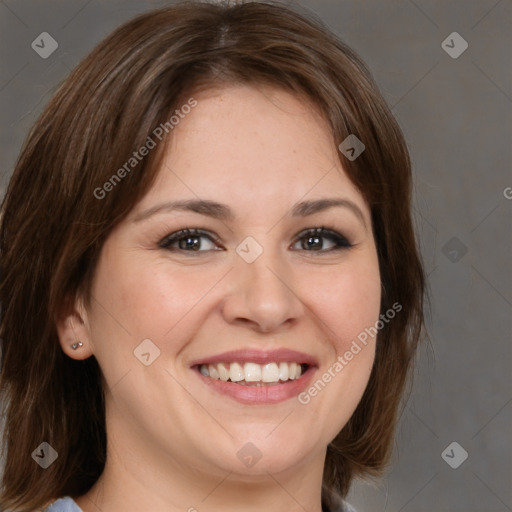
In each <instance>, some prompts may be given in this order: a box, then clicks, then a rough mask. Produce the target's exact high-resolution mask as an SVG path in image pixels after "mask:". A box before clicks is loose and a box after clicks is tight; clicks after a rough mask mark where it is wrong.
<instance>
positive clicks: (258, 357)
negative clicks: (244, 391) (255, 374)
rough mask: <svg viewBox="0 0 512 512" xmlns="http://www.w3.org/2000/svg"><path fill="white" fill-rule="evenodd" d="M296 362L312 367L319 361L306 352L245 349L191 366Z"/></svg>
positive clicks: (209, 358)
mask: <svg viewBox="0 0 512 512" xmlns="http://www.w3.org/2000/svg"><path fill="white" fill-rule="evenodd" d="M288 362H295V363H299V364H308V365H310V366H318V363H317V360H316V359H315V358H314V357H313V356H311V355H309V354H305V353H304V352H297V351H296V350H290V349H286V348H280V349H274V350H259V349H243V350H231V351H229V352H223V353H222V354H216V355H213V356H207V357H203V358H201V359H196V360H194V361H192V362H191V363H190V366H196V365H201V364H216V363H257V364H268V363H288Z"/></svg>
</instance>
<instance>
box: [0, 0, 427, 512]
mask: <svg viewBox="0 0 512 512" xmlns="http://www.w3.org/2000/svg"><path fill="white" fill-rule="evenodd" d="M223 83H230V84H235V83H240V84H253V85H271V86H274V87H277V88H281V89H284V90H287V91H290V92H293V93H295V94H305V95H306V96H307V97H309V98H310V99H311V101H312V104H314V105H316V106H317V107H319V109H320V111H321V112H322V114H323V115H324V116H325V118H326V119H327V120H328V121H329V123H330V126H331V128H332V135H333V139H334V141H335V143H336V145H338V144H339V143H340V142H342V141H343V140H344V139H345V138H346V137H347V136H348V135H349V134H356V135H357V137H358V138H359V139H360V140H362V141H363V143H364V144H365V146H366V149H365V151H364V152H363V153H362V154H361V155H360V156H359V157H358V158H357V159H356V160H354V161H350V160H349V159H348V158H345V157H344V156H343V155H342V154H341V152H340V153H339V157H340V159H341V161H342V164H343V167H344V169H345V170H346V172H347V174H348V176H349V178H350V179H351V180H352V182H353V183H354V184H355V185H356V186H357V187H358V189H359V190H360V191H361V193H362V194H363V197H364V198H365V200H366V201H367V203H368V205H369V206H370V208H371V214H372V224H373V231H374V236H375V239H376V244H377V249H378V258H379V267H380V273H381V281H382V303H381V313H385V312H386V311H387V310H388V309H389V308H391V306H392V304H393V303H395V302H396V303H398V304H400V305H402V306H403V311H401V312H400V313H399V314H397V315H396V317H395V318H394V319H393V320H392V321H390V322H389V323H387V324H386V326H385V327H384V328H383V329H382V330H381V331H380V332H379V335H378V342H377V345H376V357H375V363H374V366H373V370H372V373H371V376H370V380H369V383H368V386H367V388H366V390H365V393H364V396H363V398H362V400H361V402H360V403H359V405H358V407H357V409H356V411H355V412H354V414H353V416H352V417H351V419H350V420H349V422H348V423H347V424H346V426H345V427H344V428H343V429H342V430H341V432H340V433H339V434H338V435H337V437H336V438H335V439H334V440H333V441H332V443H330V445H329V446H328V451H327V458H326V461H325V471H324V486H323V492H322V501H323V503H324V504H326V505H327V506H332V505H333V504H334V496H335V495H336V494H339V495H341V496H345V495H346V493H347V492H348V490H349V486H350V483H351V481H352V479H353V478H354V477H355V476H364V475H378V474H380V472H381V471H382V469H383V468H384V467H385V464H386V463H387V462H388V460H389V456H390V453H391V448H392V441H393V435H394V429H395V425H396V421H397V415H398V411H399V404H400V400H401V396H402V392H403V391H404V388H405V384H406V383H407V377H408V376H409V374H410V371H409V370H410V367H411V363H412V358H413V355H414V352H415V349H416V345H417V343H418V340H419V339H420V335H421V331H422V326H423V300H424V283H425V278H424V272H423V267H422V264H421V260H420V257H419V254H418V250H417V246H416V241H415V236H414V231H413V226H412V219H411V210H410V208H411V189H412V183H411V169H410V159H409V154H408V151H407V147H406V143H405V141H404V138H403V135H402V132H401V130H400V128H399V126H398V124H397V122H396V120H395V119H394V117H393V115H392V114H391V112H390V110H389V108H388V107H387V106H386V103H385V101H384V99H383V98H382V96H381V94H380V93H379V91H378V88H377V85H376V84H375V82H374V80H373V79H372V77H371V74H370V72H369V71H368V69H367V67H366V66H365V64H364V63H363V62H362V61H361V59H360V57H358V56H357V55H356V54H355V53H354V52H353V51H352V50H351V49H350V48H348V47H347V46H346V45H345V44H344V43H342V42H341V41H340V40H339V39H338V38H336V37H335V36H334V35H333V34H331V33H330V32H329V31H328V30H327V29H326V28H325V27H324V26H323V24H322V23H321V22H320V21H319V20H318V19H316V17H313V16H305V15H302V14H298V13H296V12H294V11H292V10H290V9H289V8H287V7H285V6H282V5H280V4H278V3H276V2H247V3H241V4H234V5H225V4H210V3H197V2H185V3H182V4H178V5H174V6H171V7H168V8H165V9H160V10H156V11H152V12H148V13H145V14H143V15H140V16H138V17H137V18H135V19H133V20H132V21H130V22H128V23H126V24H125V25H123V26H121V27H120V28H118V29H117V30H115V31H114V32H113V33H112V34H111V35H110V36H108V37H107V38H106V39H105V40H104V41H103V42H101V43H100V44H99V45H98V46H97V47H96V48H95V49H94V50H93V51H92V52H91V53H90V54H89V55H88V56H87V57H86V58H85V60H83V62H82V63H81V64H80V65H78V66H77V67H76V69H75V70H74V71H73V72H72V73H71V74H70V76H69V77H68V78H67V79H66V80H65V82H64V83H63V84H62V85H61V87H60V88H59V90H58V91H57V93H56V94H55V96H54V97H53V99H52V100H51V101H50V103H49V104H48V106H47V107H46V109H45V111H44V112H43V114H42V115H41V116H40V118H39V119H38V121H37V122H36V123H35V125H34V127H33V128H32V130H31V132H30V134H29V136H28V138H27V140H26V142H25V144H24V146H23V148H22V150H21V154H20V156H19V159H18V162H17V165H16V168H15V170H14V173H13V176H12V178H11V180H10V183H9V186H8V190H7V193H6V196H5V199H4V202H3V205H2V218H1V226H0V251H1V259H0V272H1V276H0V305H1V315H2V317H1V323H0V337H1V344H2V345H1V347H2V361H1V375H0V393H1V399H2V401H3V406H4V408H5V413H4V414H5V425H4V428H5V432H4V438H3V439H4V444H3V450H4V452H3V456H4V458H5V468H4V473H3V480H2V483H3V486H2V490H1V493H0V507H1V508H8V509H16V510H19V511H28V510H31V509H37V508H41V507H43V506H44V505H45V504H47V503H48V502H49V501H50V500H53V499H55V498H57V497H61V496H64V495H70V496H72V497H77V496H80V495H82V494H84V493H86V492H87V491H88V490H89V489H90V487H91V486H92V485H93V484H94V482H95V481H96V480H97V479H98V477H99V476H100V474H101V472H102V470H103V467H104V464H105V457H106V432H105V411H104V402H103V391H102V385H103V383H102V377H101V371H100V368H99V366H98V363H97V361H96V359H95V358H94V357H90V358H88V359H86V360H83V361H76V360H73V359H71V358H70V357H67V356H66V355H65V354H64V352H63V351H62V349H61V347H60V345H59V342H58V337H57V332H56V326H55V324H56V320H57V319H58V318H60V317H62V315H63V314H64V313H66V312H68V311H70V310H71V308H72V305H73V303H74V301H75V299H76V298H77V297H82V298H83V300H84V302H85V304H90V297H89V287H90V282H91V276H92V273H93V271H94V268H95V265H96V262H97V261H98V257H99V254H100V250H101V248H102V244H103V242H104V241H105V239H106V237H107V236H108V235H109V233H110V232H111V230H112V229H113V228H114V227H115V226H116V225H117V224H118V223H119V222H120V221H121V220H122V219H123V218H124V217H125V216H126V215H127V214H128V213H129V212H130V211H131V209H132V208H133V207H134V205H135V204H136V203H137V202H138V201H139V200H140V199H141V198H142V197H143V195H144V194H145V193H146V192H147V191H148V189H149V188H150V186H151V184H152V183H153V182H154V178H155V176H156V173H157V172H158V169H159V162H160V161H161V156H162V153H163V149H162V148H163V147H164V146H165V144H159V146H158V148H157V149H155V151H152V152H151V153H150V154H149V155H148V156H147V157H146V158H144V159H142V160H141V161H140V162H138V163H137V165H136V166H135V167H134V168H133V170H131V172H129V173H127V174H126V176H124V177H123V180H122V183H119V184H117V185H116V186H113V187H112V190H111V191H110V192H109V193H108V194H106V195H104V197H103V198H101V199H98V198H97V197H98V193H97V192H96V193H95V191H97V190H98V187H100V188H101V187H102V186H103V185H104V184H105V183H106V182H108V181H109V180H110V179H111V177H112V175H113V174H114V173H115V171H116V169H119V168H120V167H122V166H123V164H124V163H125V162H126V161H127V160H128V159H129V158H130V157H131V156H132V154H133V152H134V151H136V150H137V149H138V148H140V147H141V146H143V145H144V143H145V142H146V140H147V137H148V136H149V135H150V134H151V133H152V132H153V130H154V129H155V128H156V127H157V126H159V125H160V124H161V123H165V122H167V121H168V118H169V115H170V113H172V112H173V111H174V110H175V109H177V108H179V107H180V106H181V105H182V104H183V103H184V101H185V99H186V98H187V97H190V95H191V94H192V92H194V91H198V90H200V88H210V87H213V86H215V85H217V84H220V85H221V84H223ZM43 441H46V442H48V443H49V444H50V445H51V446H52V447H53V448H54V449H55V450H56V451H57V452H58V458H57V460H56V461H55V462H54V463H53V464H52V465H51V466H50V467H48V468H47V469H42V468H41V467H39V465H38V464H36V463H35V462H34V460H32V457H31V454H32V452H33V451H34V450H35V448H36V447H38V446H39V445H40V443H41V442H43Z"/></svg>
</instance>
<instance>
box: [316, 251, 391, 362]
mask: <svg viewBox="0 0 512 512" xmlns="http://www.w3.org/2000/svg"><path fill="white" fill-rule="evenodd" d="M315 290H316V291H315V293H314V294H313V295H312V298H311V299H310V300H312V301H314V304H315V306H314V308H315V309H314V310H315V313H316V315H317V316H318V317H319V318H320V319H321V321H322V322H323V323H324V328H325V330H326V331H327V332H330V333H331V335H332V338H333V339H332V344H333V346H335V347H336V352H338V353H339V352H344V351H345V350H348V348H349V347H350V345H351V342H352V340H355V339H357V336H358V335H359V334H360V333H361V332H363V331H364V330H365V329H366V328H368V327H369V326H373V325H374V324H375V322H376V321H377V320H378V318H379V313H380V301H381V283H380V275H379V270H378V263H377V261H376V260H375V259H374V258H369V261H368V262H367V263H366V264H365V262H364V261H361V262H357V263H355V264H353V265H350V266H348V265H347V267H345V268H340V270H339V271H337V272H331V273H329V274H327V275H326V276H324V277H323V279H322V282H321V283H319V282H317V285H316V286H315Z"/></svg>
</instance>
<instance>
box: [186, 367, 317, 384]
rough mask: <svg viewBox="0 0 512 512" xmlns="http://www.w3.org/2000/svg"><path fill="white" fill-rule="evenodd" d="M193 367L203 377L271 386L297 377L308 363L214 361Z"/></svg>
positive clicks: (302, 372) (305, 369)
mask: <svg viewBox="0 0 512 512" xmlns="http://www.w3.org/2000/svg"><path fill="white" fill-rule="evenodd" d="M195 368H196V369H197V371H199V372H200V373H201V375H203V376H204V377H208V378H210V379H213V380H221V381H223V382H232V383H234V384H239V385H242V386H272V385H276V384H284V383H286V382H289V381H292V380H296V379H299V378H300V377H301V376H302V375H304V373H306V372H307V370H308V368H309V365H308V364H305V363H297V362H279V363H277V362H272V363H267V364H257V363H252V362H247V363H243V364H242V363H236V362H234V363H214V364H200V365H196V366H195Z"/></svg>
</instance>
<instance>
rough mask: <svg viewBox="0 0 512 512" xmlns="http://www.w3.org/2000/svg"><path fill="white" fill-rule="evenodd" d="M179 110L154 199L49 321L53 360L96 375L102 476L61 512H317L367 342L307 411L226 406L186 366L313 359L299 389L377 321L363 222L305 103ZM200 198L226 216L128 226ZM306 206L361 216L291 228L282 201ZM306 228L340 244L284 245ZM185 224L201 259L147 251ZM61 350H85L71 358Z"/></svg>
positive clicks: (320, 124) (219, 104)
mask: <svg viewBox="0 0 512 512" xmlns="http://www.w3.org/2000/svg"><path fill="white" fill-rule="evenodd" d="M194 97H195V98H196V99H197V101H198V105H197V106H196V107H195V108H194V109H193V110H192V112H191V113H190V114H189V115H188V116H186V117H185V118H184V119H182V120H181V121H180V123H179V125H177V126H176V127H175V129H174V130H173V132H172V138H171V139H170V144H169V146H168V150H167V153H166V157H165V161H164V162H163V165H162V168H161V169H160V170H159V174H158V177H157V182H156V183H155V186H154V187H153V188H152V189H151V190H150V191H149V192H148V194H147V195H146V196H145V197H144V198H143V199H142V201H141V202H140V203H139V204H137V205H136V206H135V207H134V209H133V211H132V212H131V213H130V215H129V216H128V217H127V218H126V219H125V220H124V221H123V222H122V223H121V224H119V225H118V226H117V228H116V229H115V230H114V231H113V232H112V233H111V235H110V236H109V237H108V239H107V240H106V242H105V244H104V247H103V249H102V253H101V256H100V259H99V262H98V264H97V267H96V269H95V275H94V279H93V283H92V288H91V293H92V297H93V300H92V305H91V307H90V308H89V309H86V308H84V307H83V305H82V302H81V301H80V300H77V303H76V309H75V311H74V312H72V313H71V314H70V315H69V316H67V317H66V318H63V319H62V321H61V322H59V325H58V331H59V338H60V341H61V346H62V349H63V350H64V351H65V353H66V354H67V355H69V357H72V358H75V359H83V358H86V357H90V356H91V355H94V357H96V359H97V360H98V362H99V364H100V367H101V369H102V372H103V375H104V377H105V380H106V389H105V394H106V397H105V398H106V420H107V435H108V454H107V463H106V467H105V471H104V473H103V474H102V475H101V477H100V478H99V480H98V482H97V483H96V484H95V485H94V487H93V488H92V489H91V490H90V492H88V493H87V494H85V495H83V496H81V497H80V498H78V499H77V500H76V501H77V503H78V505H79V506H80V507H81V508H82V510H84V512H96V511H98V510H103V511H108V512H121V511H123V512H124V511H126V510H132V511H146V510H154V511H162V512H163V511H166V512H169V511H181V512H183V511H187V510H188V511H189V512H193V511H194V510H197V511H199V512H208V511H214V510H223V511H227V512H230V511H235V510H237V511H238V510H240V506H241V504H243V510H244V511H248V512H251V511H256V510H258V511H260V510H266V511H270V512H274V511H275V512H277V511H279V512H282V511H283V510H288V511H299V510H300V511H302V510H304V509H305V510H308V511H311V512H321V499H320V497H321V483H322V471H323V465H324V461H325V454H326V447H327V445H328V444H329V442H330V441H331V440H332V439H333V438H334V437H335V436H336V434H337V433H338V432H339V431H340V430H341V428H342V427H343V426H344V425H345V424H346V422H347V421H348V419H349V418H350V416H351V415H352V413H353V412H354V410H355V408H356V406H357V404H358V402H359V401H360V398H361V396H362V394H363V391H364V389H365V387H366V385H367V382H368V378H369V375H370V371H371V368H372V364H373V360H374V354H375V346H374V343H375V342H374V340H372V339H371V338H370V341H369V343H368V344H367V346H366V347H364V348H363V349H362V350H361V351H360V352H359V353H358V354H357V355H355V356H354V358H353V359H352V360H351V361H350V362H349V363H348V364H347V365H346V366H345V367H344V368H343V371H341V372H339V373H337V374H336V377H335V378H333V379H332V380H331V382H329V383H328V384H327V385H326V386H325V388H324V389H323V390H322V391H321V392H319V393H318V395H317V396H316V397H314V398H312V399H311V401H310V402H309V403H308V404H306V405H304V404H301V403H300V402H299V401H298V399H297V397H293V398H291V399H287V400H285V401H283V402H280V403H277V404H266V405H254V404H241V403H239V402H237V401H235V400H233V399H232V398H229V397H226V396H224V395H221V394H219V393H217V392H216V391H213V390H211V389H210V388H209V386H206V385H205V384H204V383H203V382H202V381H201V379H200V378H199V377H198V375H197V374H196V373H195V371H193V370H192V369H190V363H191V361H193V360H194V359H197V358H201V357H206V356H212V355H215V354H219V353H222V352H224V351H228V350H236V349H243V348H255V349H259V350H268V349H275V348H290V349H294V350H298V351H301V352H306V353H308V354H311V355H313V356H314V357H315V358H316V359H317V361H318V363H319V367H318V369H316V375H315V377H314V378H313V381H312V382H314V381H315V380H316V379H317V378H320V376H321V375H322V374H323V373H324V372H326V371H327V370H328V369H329V368H332V365H333V363H334V362H335V361H336V358H337V357H338V356H340V355H341V356H342V355H343V354H344V353H345V352H346V351H347V350H348V349H349V348H350V345H351V343H352V341H353V340H355V339H356V337H357V335H358V334H359V333H360V332H362V331H363V330H364V329H365V328H366V327H368V326H371V325H373V324H374V323H375V322H376V321H377V320H378V317H379V305H380V293H381V291H380V276H379V266H378V260H377V252H376V247H375V241H374V238H373V234H372V229H371V217H370V210H369V208H368V206H367V205H366V203H365V201H364V199H363V197H362V195H361V193H360V192H359V191H358V190H357V189H356V188H355V187H354V185H353V184H352V183H351V182H350V180H349V178H348V177H347V175H346V174H345V172H344V170H343V167H342V165H341V163H340V162H339V158H338V149H337V147H336V142H335V141H334V140H333V139H332V135H331V132H330V128H329V126H328V124H327V123H326V121H324V120H323V119H322V117H321V116H320V115H319V114H318V113H317V112H316V111H315V109H314V108H313V107H312V106H311V104H309V102H307V101H305V100H304V98H299V97H297V96H295V95H291V94H289V93H287V92H284V91H280V90H275V89H269V88H255V87H248V86H232V87H225V88H222V89H217V90H210V91H209V92H208V93H201V94H198V95H195V96H194ZM339 142H340V141H338V143H339ZM119 186H122V185H119ZM198 198H201V199H210V200H214V201H218V202H220V203H224V204H226V205H228V206H229V207H230V208H231V209H232V210H233V213H234V215H235V218H234V220H219V219H214V218H211V217H207V216H205V215H202V214H199V213H194V212H185V211H181V212H177V211H174V212H161V213H158V214H155V215H153V216H151V217H149V218H147V219H145V220H141V221H138V222H134V219H135V218H136V217H137V216H138V215H140V213H141V212H143V211H145V210H147V209H148V208H151V207H153V206H154V205H156V204H159V203H161V202H165V201H170V200H178V199H198ZM319 198H345V199H348V200H350V201H352V202H353V203H355V205H357V207H358V208H359V209H360V211H361V213H362V219H363V220H361V219H359V218H358V216H357V215H356V214H354V212H353V211H352V210H351V209H349V208H347V207H334V208H330V209H327V210H324V211H321V212H318V213H315V214H313V215H310V216H308V217H304V218H300V217H297V218H293V217H291V216H290V214H289V212H290V210H291V208H292V206H293V205H294V204H295V203H296V202H299V201H304V200H315V199H319ZM363 221H364V222H363ZM322 226H325V227H327V228H329V229H332V230H335V231H336V232H338V233H340V234H341V235H343V236H345V237H346V238H347V239H348V241H349V242H351V243H352V244H353V247H350V248H342V249H341V250H337V251H333V250H331V249H332V248H333V247H336V244H335V242H334V241H333V240H332V239H330V238H328V237H324V238H320V243H319V247H320V250H319V249H318V248H317V249H316V250H315V248H310V245H311V243H310V245H308V238H309V236H307V235H306V236H303V237H302V238H298V236H297V235H298V234H299V233H300V232H301V231H303V230H304V229H308V228H317V227H322ZM187 227H188V228H202V229H204V230H206V231H208V232H209V233H212V234H214V235H217V236H218V238H219V240H220V242H219V243H217V242H215V241H211V240H210V239H209V238H208V237H204V236H200V237H199V238H198V239H194V240H196V241H197V242H199V243H200V244H201V250H200V251H191V250H188V251H187V250H185V249H183V248H182V249H181V250H180V249H179V245H178V243H175V244H174V247H175V250H174V251H171V250H169V249H166V248H161V247H160V246H159V243H160V241H161V240H162V239H163V238H164V237H166V236H167V235H169V234H171V233H173V232H176V231H178V230H180V229H184V228H187ZM248 236H251V237H253V238H254V239H255V240H256V241H257V242H258V243H259V245H260V246H261V247H262V248H263V253H262V254H261V255H260V256H259V257H258V258H257V259H256V260H255V261H254V262H252V263H247V262H246V261H245V260H244V259H242V258H241V257H240V256H239V255H238V254H237V252H236V248H237V246H238V245H239V244H240V243H241V242H242V241H243V240H244V239H245V238H246V237H248ZM182 243H184V242H182ZM313 245H314V244H313ZM182 247H183V246H182ZM317 247H318V246H317ZM214 249H218V250H214ZM148 338H149V339H151V340H152V342H153V343H154V344H155V345H156V346H158V348H159V350H160V356H159V357H158V358H157V359H156V360H155V361H154V362H153V363H152V364H151V365H149V366H145V365H143V364H142V363H141V362H140V361H139V359H137V358H136V357H134V352H133V351H134V349H135V348H136V347H137V346H138V345H139V344H140V343H141V341H142V340H144V339H148ZM76 339H80V340H82V342H83V343H84V346H83V347H82V348H80V349H79V350H72V349H71V348H70V345H71V344H72V343H73V342H74V341H75V340H76ZM331 372H332V370H331ZM247 442H251V443H253V444H254V445H255V446H256V447H257V449H258V450H259V451H260V452H261V454H262V455H261V459H260V460H259V461H258V462H257V463H256V464H255V465H254V466H252V467H246V466H245V465H244V464H243V463H242V462H241V461H240V460H239V458H238V457H237V452H238V450H240V449H241V448H242V447H243V446H244V445H245V444H246V443H247Z"/></svg>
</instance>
